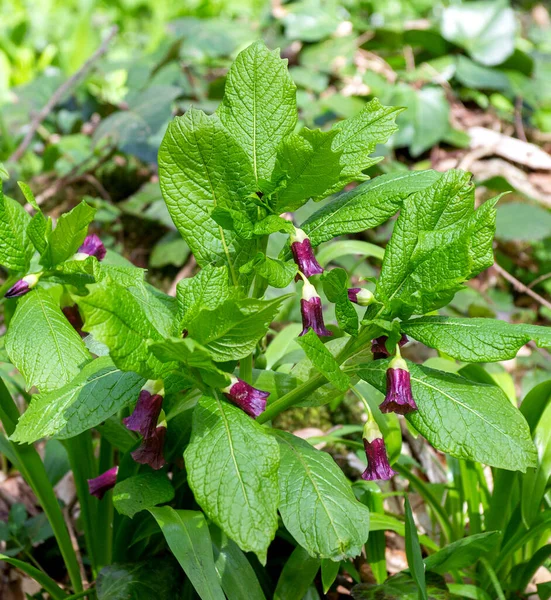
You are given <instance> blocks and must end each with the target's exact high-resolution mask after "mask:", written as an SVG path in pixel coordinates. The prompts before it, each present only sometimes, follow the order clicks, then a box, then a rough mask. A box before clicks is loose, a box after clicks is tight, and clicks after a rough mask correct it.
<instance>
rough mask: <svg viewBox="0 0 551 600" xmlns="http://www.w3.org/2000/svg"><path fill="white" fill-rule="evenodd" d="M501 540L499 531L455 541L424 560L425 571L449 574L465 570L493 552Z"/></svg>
mask: <svg viewBox="0 0 551 600" xmlns="http://www.w3.org/2000/svg"><path fill="white" fill-rule="evenodd" d="M500 539H501V532H500V531H487V532H486V533H477V534H476V535H470V536H469V537H466V538H463V539H461V540H457V541H455V542H452V543H451V544H448V545H447V546H444V548H442V549H441V550H439V551H438V552H435V553H434V554H431V555H430V556H428V557H427V558H425V567H426V569H427V571H434V572H435V573H440V574H444V573H449V572H451V571H455V570H459V569H466V568H468V567H471V566H472V565H474V564H476V562H477V561H478V559H479V558H480V557H482V556H485V555H486V554H488V553H489V552H490V551H491V550H493V549H494V548H495V547H496V545H497V544H498V543H499V541H500Z"/></svg>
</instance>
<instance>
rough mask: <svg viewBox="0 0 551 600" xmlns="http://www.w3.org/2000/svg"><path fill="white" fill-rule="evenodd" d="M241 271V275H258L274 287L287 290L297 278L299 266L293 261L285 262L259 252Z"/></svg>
mask: <svg viewBox="0 0 551 600" xmlns="http://www.w3.org/2000/svg"><path fill="white" fill-rule="evenodd" d="M239 270H240V271H241V273H256V274H257V275H260V276H261V277H263V278H264V279H265V280H266V281H267V282H268V283H269V284H270V285H271V286H273V287H276V288H285V287H287V286H288V285H289V284H290V283H291V281H293V279H294V278H295V276H296V274H297V265H296V264H295V263H294V262H292V261H287V262H283V261H281V260H277V259H275V258H270V257H269V256H266V255H265V254H263V253H262V252H259V253H258V254H257V255H256V256H255V257H254V258H253V259H252V260H250V261H249V262H248V263H246V264H244V265H243V266H242V267H241V268H240V269H239Z"/></svg>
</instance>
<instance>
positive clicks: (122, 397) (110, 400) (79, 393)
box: [12, 356, 145, 444]
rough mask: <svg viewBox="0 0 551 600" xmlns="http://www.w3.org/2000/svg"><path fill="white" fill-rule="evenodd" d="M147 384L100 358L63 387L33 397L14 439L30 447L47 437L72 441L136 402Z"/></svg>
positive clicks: (107, 360) (18, 425) (105, 358)
mask: <svg viewBox="0 0 551 600" xmlns="http://www.w3.org/2000/svg"><path fill="white" fill-rule="evenodd" d="M144 383H145V379H144V378H143V377H140V376H139V375H137V374H136V373H132V372H131V371H128V372H126V373H125V372H122V371H120V370H119V369H117V367H115V365H114V364H113V362H112V361H111V359H110V358H109V357H107V356H104V357H101V358H97V359H96V360H93V361H91V362H90V363H88V364H87V365H86V366H85V367H84V368H83V369H82V371H81V372H80V373H79V374H78V375H77V376H76V377H75V378H74V379H73V380H72V381H70V382H69V383H67V384H66V385H64V386H63V387H61V388H59V389H57V390H54V391H51V392H48V393H42V394H38V395H35V396H33V397H32V400H31V404H30V405H29V408H27V410H26V411H25V413H24V414H23V415H22V416H21V418H20V419H19V421H18V423H17V427H16V429H15V433H14V434H13V436H12V439H13V440H15V441H17V442H26V443H28V444H30V443H32V442H36V441H37V440H39V439H40V438H43V437H56V438H58V439H67V438H71V437H73V436H75V435H78V434H79V433H82V432H83V431H86V430H87V429H90V428H92V427H95V426H96V425H99V424H100V423H102V422H103V421H105V420H106V419H108V418H109V417H110V416H112V415H114V414H115V413H117V412H118V411H119V410H120V409H121V408H124V407H125V406H127V405H128V404H130V403H131V402H132V401H136V400H137V399H138V396H139V393H140V389H141V388H142V386H143V384H144Z"/></svg>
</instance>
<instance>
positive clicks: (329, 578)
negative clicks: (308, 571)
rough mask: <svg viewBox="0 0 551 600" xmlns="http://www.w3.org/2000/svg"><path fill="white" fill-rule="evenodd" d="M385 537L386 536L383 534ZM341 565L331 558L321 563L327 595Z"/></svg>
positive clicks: (322, 581) (324, 591)
mask: <svg viewBox="0 0 551 600" xmlns="http://www.w3.org/2000/svg"><path fill="white" fill-rule="evenodd" d="M382 535H384V534H382ZM340 568H341V565H340V563H339V562H334V561H332V560H330V559H329V558H323V559H322V561H321V583H322V586H323V593H324V594H327V592H328V591H329V588H330V587H331V586H332V585H333V583H334V582H335V579H337V575H338V574H339V570H340ZM385 575H386V573H385Z"/></svg>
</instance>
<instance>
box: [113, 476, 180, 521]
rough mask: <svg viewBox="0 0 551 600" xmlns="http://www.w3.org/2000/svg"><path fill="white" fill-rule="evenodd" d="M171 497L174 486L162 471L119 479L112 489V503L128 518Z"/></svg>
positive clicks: (169, 499)
mask: <svg viewBox="0 0 551 600" xmlns="http://www.w3.org/2000/svg"><path fill="white" fill-rule="evenodd" d="M173 498H174V488H173V487H172V484H171V483H170V481H169V479H168V477H167V476H166V473H163V472H162V471H147V472H145V473H138V475H133V476H132V477H128V479H123V480H122V481H119V482H118V483H117V484H116V485H115V488H114V489H113V505H114V506H115V508H116V509H117V512H118V513H119V514H121V515H126V516H127V517H130V518H132V517H133V516H134V515H135V514H137V513H139V512H140V511H142V510H147V509H150V508H153V507H154V506H157V505H158V504H164V503H165V502H170V501H171V500H172V499H173Z"/></svg>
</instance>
